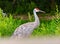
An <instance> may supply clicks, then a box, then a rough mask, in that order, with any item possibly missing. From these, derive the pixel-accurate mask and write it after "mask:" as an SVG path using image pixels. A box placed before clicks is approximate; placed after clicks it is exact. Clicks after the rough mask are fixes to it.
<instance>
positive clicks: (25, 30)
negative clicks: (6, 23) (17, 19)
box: [11, 8, 45, 39]
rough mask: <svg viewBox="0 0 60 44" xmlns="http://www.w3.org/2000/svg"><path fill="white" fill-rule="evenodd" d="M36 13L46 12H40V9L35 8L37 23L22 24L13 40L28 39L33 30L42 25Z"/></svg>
mask: <svg viewBox="0 0 60 44" xmlns="http://www.w3.org/2000/svg"><path fill="white" fill-rule="evenodd" d="M36 12H43V13H45V12H44V11H42V10H39V9H38V8H35V9H34V10H33V13H34V17H35V21H34V22H28V23H25V24H22V25H20V26H19V27H17V28H16V30H15V31H14V33H13V35H12V37H11V38H17V39H19V38H26V37H29V36H30V34H31V33H32V32H33V30H34V29H35V28H36V27H38V26H39V24H40V22H39V18H38V16H37V14H36Z"/></svg>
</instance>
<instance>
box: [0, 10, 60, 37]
mask: <svg viewBox="0 0 60 44" xmlns="http://www.w3.org/2000/svg"><path fill="white" fill-rule="evenodd" d="M30 20H31V19H29V20H21V19H14V18H13V17H12V15H11V14H10V16H9V17H7V16H6V17H3V16H2V14H1V10H0V37H6V36H11V35H12V34H13V32H14V30H15V29H16V28H17V27H18V26H20V25H21V24H23V23H26V22H28V21H30ZM46 35H47V36H50V35H58V36H60V18H55V19H52V20H40V26H39V27H37V28H36V29H35V30H34V31H33V33H32V35H31V36H46Z"/></svg>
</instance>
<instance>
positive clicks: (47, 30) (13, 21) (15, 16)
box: [0, 0, 60, 37]
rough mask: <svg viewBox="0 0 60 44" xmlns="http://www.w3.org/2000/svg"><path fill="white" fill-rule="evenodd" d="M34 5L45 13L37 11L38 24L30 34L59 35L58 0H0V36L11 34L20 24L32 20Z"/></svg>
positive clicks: (59, 15)
mask: <svg viewBox="0 0 60 44" xmlns="http://www.w3.org/2000/svg"><path fill="white" fill-rule="evenodd" d="M35 7H38V8H39V9H41V10H44V11H45V12H46V13H45V14H43V13H38V16H39V18H40V26H39V27H37V28H36V29H35V30H34V31H33V33H32V35H31V36H33V37H34V36H50V35H56V36H60V0H0V37H7V36H11V35H12V34H13V32H14V30H15V29H16V28H17V27H18V26H20V25H21V24H24V23H27V22H31V21H34V16H33V9H34V8H35ZM2 10H3V12H4V13H6V14H7V16H6V17H3V16H2ZM22 16H23V17H22ZM25 18H26V19H25Z"/></svg>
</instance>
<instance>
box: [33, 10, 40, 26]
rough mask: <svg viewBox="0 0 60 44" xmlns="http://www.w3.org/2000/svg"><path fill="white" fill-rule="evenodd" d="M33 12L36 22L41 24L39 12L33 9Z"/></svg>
mask: <svg viewBox="0 0 60 44" xmlns="http://www.w3.org/2000/svg"><path fill="white" fill-rule="evenodd" d="M33 13H34V17H35V22H36V23H37V25H39V24H40V21H39V18H38V16H37V14H36V11H35V10H33Z"/></svg>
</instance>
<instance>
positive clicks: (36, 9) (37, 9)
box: [34, 8, 45, 13]
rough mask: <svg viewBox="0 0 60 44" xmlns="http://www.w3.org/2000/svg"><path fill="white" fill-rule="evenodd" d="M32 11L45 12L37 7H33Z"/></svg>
mask: <svg viewBox="0 0 60 44" xmlns="http://www.w3.org/2000/svg"><path fill="white" fill-rule="evenodd" d="M34 11H35V12H42V13H45V12H44V11H42V10H40V9H39V8H35V9H34Z"/></svg>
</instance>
